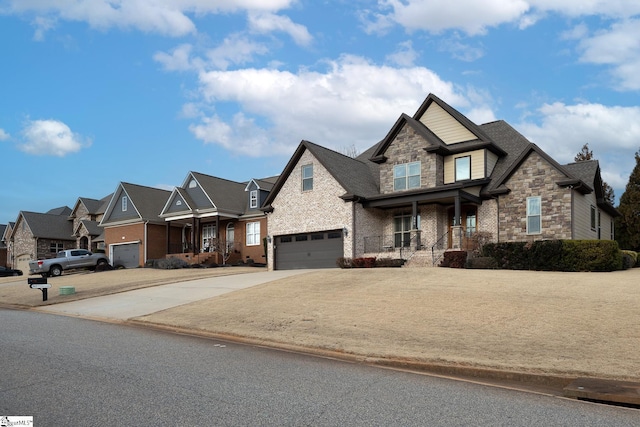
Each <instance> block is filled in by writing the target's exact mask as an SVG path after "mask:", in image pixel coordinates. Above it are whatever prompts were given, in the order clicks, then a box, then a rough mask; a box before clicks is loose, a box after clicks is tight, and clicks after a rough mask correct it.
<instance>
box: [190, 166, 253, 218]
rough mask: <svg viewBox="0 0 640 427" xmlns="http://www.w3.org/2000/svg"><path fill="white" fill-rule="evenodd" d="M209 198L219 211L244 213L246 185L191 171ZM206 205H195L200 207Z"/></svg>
mask: <svg viewBox="0 0 640 427" xmlns="http://www.w3.org/2000/svg"><path fill="white" fill-rule="evenodd" d="M191 175H192V176H193V177H194V178H195V179H196V181H197V182H198V184H199V185H200V187H201V188H202V190H203V191H204V192H205V194H206V195H207V197H208V199H209V200H210V201H211V202H212V203H213V206H214V208H216V209H217V210H218V212H232V213H236V214H238V215H240V214H243V213H244V211H245V210H246V206H247V196H246V195H245V192H244V189H245V187H246V186H245V185H244V184H242V183H240V182H235V181H230V180H228V179H223V178H218V177H215V176H211V175H205V174H203V173H199V172H191ZM201 207H206V206H195V209H199V208H201Z"/></svg>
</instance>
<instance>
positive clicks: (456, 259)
mask: <svg viewBox="0 0 640 427" xmlns="http://www.w3.org/2000/svg"><path fill="white" fill-rule="evenodd" d="M466 264H467V251H447V252H445V253H444V258H443V259H442V262H441V263H440V267H451V268H464V267H465V265H466Z"/></svg>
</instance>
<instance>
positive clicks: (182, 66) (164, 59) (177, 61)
mask: <svg viewBox="0 0 640 427" xmlns="http://www.w3.org/2000/svg"><path fill="white" fill-rule="evenodd" d="M192 49H193V46H191V45H190V44H186V43H185V44H181V45H180V46H177V47H175V48H174V49H172V50H171V52H170V53H166V52H156V53H155V54H154V55H153V59H154V60H156V61H157V62H159V63H160V64H162V66H163V67H164V69H165V70H167V71H187V70H193V69H196V68H197V65H196V64H194V63H192V62H191V51H192Z"/></svg>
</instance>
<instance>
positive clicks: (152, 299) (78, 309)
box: [36, 270, 312, 320]
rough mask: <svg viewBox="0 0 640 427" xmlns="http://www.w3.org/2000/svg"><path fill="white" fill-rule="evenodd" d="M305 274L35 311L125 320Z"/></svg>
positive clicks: (152, 290)
mask: <svg viewBox="0 0 640 427" xmlns="http://www.w3.org/2000/svg"><path fill="white" fill-rule="evenodd" d="M309 271H312V270H283V271H280V270H278V271H261V272H258V273H246V274H235V275H230V276H220V277H210V278H206V279H198V280H191V281H187V282H180V283H172V284H169V285H160V286H152V287H149V288H144V289H136V290H134V291H128V292H121V293H118V294H113V295H105V296H101V297H95V298H88V299H84V300H79V301H72V302H66V303H61V304H54V305H48V306H44V307H39V308H37V309H36V310H38V311H43V312H48V313H57V314H65V315H72V316H81V317H90V318H104V319H110V320H127V319H131V318H133V317H138V316H144V315H146V314H151V313H155V312H158V311H162V310H166V309H168V308H172V307H177V306H179V305H184V304H189V303H191V302H194V301H199V300H204V299H208V298H212V297H215V296H218V295H222V294H226V293H228V292H233V291H237V290H239V289H244V288H248V287H251V286H256V285H260V284H262V283H267V282H271V281H274V280H279V279H283V278H285V277H290V276H295V275H297V274H302V273H306V272H309Z"/></svg>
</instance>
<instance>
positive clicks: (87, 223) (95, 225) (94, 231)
mask: <svg viewBox="0 0 640 427" xmlns="http://www.w3.org/2000/svg"><path fill="white" fill-rule="evenodd" d="M80 227H84V228H86V229H87V233H89V235H90V236H99V235H100V234H102V232H103V229H102V228H101V227H100V223H99V222H98V221H91V220H88V219H83V220H81V221H80V224H79V225H78V228H80ZM74 232H75V233H78V229H76V230H74Z"/></svg>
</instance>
